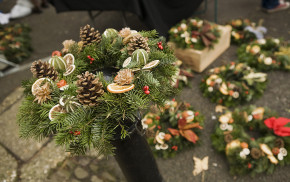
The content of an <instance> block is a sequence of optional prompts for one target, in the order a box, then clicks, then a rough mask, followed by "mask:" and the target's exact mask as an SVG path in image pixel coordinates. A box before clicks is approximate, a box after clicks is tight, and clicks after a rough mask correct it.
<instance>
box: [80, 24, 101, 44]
mask: <svg viewBox="0 0 290 182" xmlns="http://www.w3.org/2000/svg"><path fill="white" fill-rule="evenodd" d="M80 38H81V41H82V43H83V46H84V47H85V46H87V45H90V44H92V43H97V44H98V43H100V42H101V40H102V37H101V34H100V33H99V31H98V30H95V29H94V28H93V27H91V26H90V25H86V26H84V27H82V28H81V29H80Z"/></svg>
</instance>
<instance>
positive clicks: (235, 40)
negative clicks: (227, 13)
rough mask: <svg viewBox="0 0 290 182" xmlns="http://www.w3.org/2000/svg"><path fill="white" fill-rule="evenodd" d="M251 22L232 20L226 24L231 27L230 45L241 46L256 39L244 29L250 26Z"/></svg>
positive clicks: (247, 20)
mask: <svg viewBox="0 0 290 182" xmlns="http://www.w3.org/2000/svg"><path fill="white" fill-rule="evenodd" d="M251 24H252V22H251V21H250V20H249V19H234V20H232V21H230V22H229V23H228V25H231V26H232V32H231V43H232V44H236V45H241V44H244V43H249V42H252V41H254V40H256V39H257V37H256V35H255V34H254V33H253V32H251V31H249V30H247V29H245V28H246V27H248V26H250V25H251Z"/></svg>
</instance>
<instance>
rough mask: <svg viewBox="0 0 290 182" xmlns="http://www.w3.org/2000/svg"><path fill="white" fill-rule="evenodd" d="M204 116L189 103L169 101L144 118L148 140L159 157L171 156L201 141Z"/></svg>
mask: <svg viewBox="0 0 290 182" xmlns="http://www.w3.org/2000/svg"><path fill="white" fill-rule="evenodd" d="M203 121H204V117H203V116H202V115H201V114H200V113H199V112H198V111H195V110H194V109H193V108H192V107H191V106H190V104H189V103H186V102H177V101H175V100H171V101H167V102H166V104H165V107H164V108H162V109H161V111H159V112H157V113H152V112H150V113H148V114H147V115H146V116H145V117H144V118H143V119H142V125H143V128H146V129H147V141H148V143H149V144H150V146H151V149H152V151H153V153H154V154H155V155H156V156H158V157H163V158H169V157H173V156H175V155H176V153H178V152H180V151H182V150H183V149H186V148H189V147H192V146H194V144H196V143H197V142H199V137H198V135H197V134H199V132H200V130H201V129H203Z"/></svg>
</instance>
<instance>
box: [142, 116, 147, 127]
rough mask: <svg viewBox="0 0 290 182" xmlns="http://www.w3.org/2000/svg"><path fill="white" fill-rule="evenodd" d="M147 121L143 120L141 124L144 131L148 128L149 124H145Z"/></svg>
mask: <svg viewBox="0 0 290 182" xmlns="http://www.w3.org/2000/svg"><path fill="white" fill-rule="evenodd" d="M146 120H147V119H146V118H143V119H142V120H141V124H142V128H143V129H147V128H148V124H146V123H145V121H146Z"/></svg>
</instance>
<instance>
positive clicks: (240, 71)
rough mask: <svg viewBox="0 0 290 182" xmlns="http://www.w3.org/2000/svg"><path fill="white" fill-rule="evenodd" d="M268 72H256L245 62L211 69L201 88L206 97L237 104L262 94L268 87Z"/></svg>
mask: <svg viewBox="0 0 290 182" xmlns="http://www.w3.org/2000/svg"><path fill="white" fill-rule="evenodd" d="M266 79H267V74H265V73H260V72H256V71H255V70H254V69H252V68H250V67H249V66H248V65H246V64H244V63H235V62H232V63H231V64H228V65H225V66H221V67H217V68H213V69H210V70H209V72H208V74H207V75H206V76H205V77H204V79H202V81H201V84H200V88H201V90H202V92H203V95H204V96H205V97H209V98H210V99H211V101H212V102H215V103H218V104H222V105H225V106H235V105H238V104H243V103H245V102H249V101H250V100H252V99H253V98H257V97H259V96H261V95H262V94H263V92H264V89H265V87H266Z"/></svg>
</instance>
